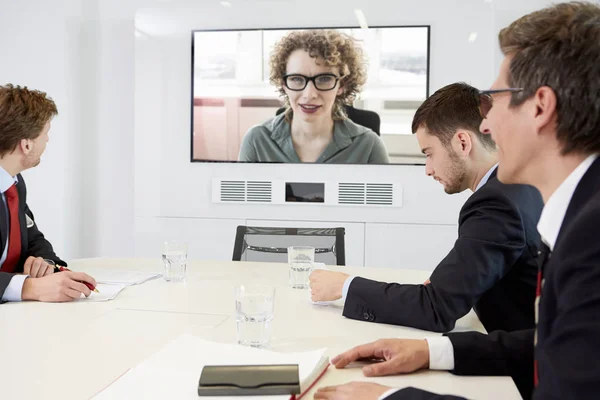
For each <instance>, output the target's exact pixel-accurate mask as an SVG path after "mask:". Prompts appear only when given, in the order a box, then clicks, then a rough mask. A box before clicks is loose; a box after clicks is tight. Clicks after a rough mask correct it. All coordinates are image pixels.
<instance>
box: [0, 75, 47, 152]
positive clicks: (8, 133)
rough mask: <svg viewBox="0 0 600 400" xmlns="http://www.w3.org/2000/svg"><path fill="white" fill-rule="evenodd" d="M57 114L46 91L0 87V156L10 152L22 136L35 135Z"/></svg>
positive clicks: (33, 137) (24, 137)
mask: <svg viewBox="0 0 600 400" xmlns="http://www.w3.org/2000/svg"><path fill="white" fill-rule="evenodd" d="M57 114H58V110H57V109H56V104H55V103H54V101H52V99H51V98H49V97H46V93H44V92H40V91H38V90H30V89H28V88H27V87H26V86H25V87H20V86H14V85H11V84H7V85H5V86H0V156H4V155H5V154H6V153H11V152H12V151H14V150H15V149H16V148H17V146H18V144H19V142H20V141H21V140H23V139H35V138H37V137H38V136H39V135H40V133H41V132H42V129H43V128H44V125H46V123H47V122H48V121H50V120H51V119H52V118H53V117H54V116H55V115H57Z"/></svg>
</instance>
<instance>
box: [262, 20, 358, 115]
mask: <svg viewBox="0 0 600 400" xmlns="http://www.w3.org/2000/svg"><path fill="white" fill-rule="evenodd" d="M298 49H302V50H305V51H307V52H308V54H309V55H310V57H312V58H315V59H316V58H322V59H323V60H325V65H327V66H328V67H337V68H338V69H339V70H340V74H341V75H342V80H341V82H342V83H341V85H342V87H343V88H344V91H343V92H342V94H340V95H339V96H337V97H336V99H335V103H334V105H333V110H332V118H333V119H334V120H341V119H345V118H347V116H346V113H345V112H344V108H343V105H344V104H348V105H351V104H352V102H353V101H354V99H355V98H356V96H357V95H358V93H360V90H361V89H362V86H363V85H364V84H365V82H366V80H367V71H366V62H365V60H364V58H363V50H362V47H361V46H360V45H359V44H358V43H357V41H356V39H354V38H353V37H351V36H349V35H347V34H345V33H341V32H338V31H336V30H332V29H329V30H323V29H317V30H306V31H294V32H291V33H290V34H289V35H287V36H285V37H284V38H282V39H281V40H280V41H279V42H278V43H277V44H276V45H275V47H274V48H273V52H272V53H271V60H270V67H271V73H270V76H269V80H270V82H271V84H272V85H273V86H275V87H276V88H277V89H278V91H279V94H280V95H281V96H282V97H283V98H284V101H285V108H286V119H288V120H289V119H291V116H292V111H291V107H290V101H289V98H288V96H287V94H286V93H285V90H284V89H283V76H284V75H285V74H286V66H287V62H288V59H289V57H290V54H292V52H294V51H295V50H298Z"/></svg>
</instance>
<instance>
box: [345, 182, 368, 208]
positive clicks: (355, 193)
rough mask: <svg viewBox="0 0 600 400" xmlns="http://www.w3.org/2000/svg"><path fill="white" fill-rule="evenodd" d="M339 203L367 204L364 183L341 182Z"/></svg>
mask: <svg viewBox="0 0 600 400" xmlns="http://www.w3.org/2000/svg"><path fill="white" fill-rule="evenodd" d="M338 204H365V184H364V183H340V184H339V185H338Z"/></svg>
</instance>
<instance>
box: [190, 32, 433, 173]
mask: <svg viewBox="0 0 600 400" xmlns="http://www.w3.org/2000/svg"><path fill="white" fill-rule="evenodd" d="M429 29H430V28H429V26H398V27H371V28H368V29H361V28H334V29H330V28H323V29H321V28H319V29H318V30H316V29H285V30H278V29H268V30H220V31H193V32H192V64H193V65H192V121H191V125H192V127H191V131H192V161H222V162H240V161H241V162H276V163H294V162H312V163H348V164H367V163H368V164H386V163H389V162H390V161H389V157H388V155H389V154H390V153H392V152H393V151H394V149H390V148H388V147H389V144H388V145H387V146H386V142H388V143H392V144H393V143H394V140H386V138H389V137H390V136H393V135H409V134H412V132H411V122H412V118H413V116H414V113H415V111H416V109H417V108H418V107H419V105H420V104H421V103H422V102H423V101H424V100H425V98H426V97H427V96H428V94H429V93H428V86H429ZM309 31H313V32H312V36H311V35H307V32H309ZM332 31H336V32H337V33H341V34H343V35H347V36H342V37H343V38H345V39H344V41H343V43H345V44H344V45H342V47H340V43H341V42H340V41H339V38H338V36H337V35H336V34H335V33H336V32H333V33H332ZM324 32H325V33H324ZM290 35H292V36H290ZM294 35H296V36H294ZM324 35H325V36H324ZM292 37H294V38H295V39H294V40H291V38H292ZM349 37H350V38H349ZM307 38H309V39H307ZM307 40H309V41H308V42H307ZM298 43H300V45H302V43H312V44H313V45H314V44H315V43H317V48H319V46H325V47H324V48H326V49H329V50H328V51H331V49H333V50H337V51H338V53H336V54H337V58H336V55H335V54H334V55H333V56H331V54H330V56H331V57H333V58H330V60H334V63H337V64H336V66H332V65H333V64H331V63H329V64H328V63H327V62H323V59H321V58H319V57H317V58H315V57H314V56H313V57H311V56H310V55H308V53H307V52H306V51H305V50H302V49H297V48H295V47H294V46H296V47H297V46H298ZM319 43H320V44H319ZM323 43H325V44H323ZM278 44H279V45H278ZM282 44H285V46H284V45H282ZM290 46H291V47H290ZM332 46H333V47H332ZM336 46H337V47H336ZM344 46H345V47H344ZM290 48H291V49H292V51H291V52H289V51H288V53H289V54H288V53H286V50H285V49H290ZM297 50H299V51H297ZM307 55H308V57H307ZM273 56H276V57H277V58H276V60H277V63H275V64H272V63H271V60H272V57H273ZM336 60H337V61H336ZM353 60H354V61H353ZM356 60H360V61H359V62H358V63H357V62H356ZM271 65H274V66H277V65H279V68H275V70H274V71H275V73H276V75H275V76H276V77H278V80H277V82H276V84H273V82H271V79H270V77H271V75H272V73H271V72H272V71H271ZM344 65H346V66H347V65H355V66H358V67H355V68H352V69H349V68H346V70H344V68H345V67H344ZM280 70H281V71H280ZM358 70H360V71H362V72H361V74H357V73H356V71H358ZM359 75H360V76H362V80H363V81H364V84H362V85H358V86H359V87H357V84H356V82H357V81H360V79H358V78H356V77H357V76H359ZM360 76H359V77H360ZM352 91H353V95H354V96H353V97H354V99H351V101H349V100H348V95H349V93H350V92H352ZM286 98H287V100H288V101H287V102H286ZM343 100H345V101H343ZM348 103H350V104H348ZM338 110H342V111H341V114H340V113H339V111H338ZM340 115H341V116H340ZM396 150H397V149H396Z"/></svg>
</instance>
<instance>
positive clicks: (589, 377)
mask: <svg viewBox="0 0 600 400" xmlns="http://www.w3.org/2000/svg"><path fill="white" fill-rule="evenodd" d="M499 39H500V47H501V49H502V52H503V53H504V56H505V58H504V61H503V62H502V65H501V67H500V73H499V76H498V78H497V79H496V81H495V82H494V83H493V85H492V90H491V91H488V93H482V94H481V98H480V102H481V109H482V114H483V115H485V116H486V118H485V119H484V120H483V122H482V124H481V131H482V132H485V133H491V135H492V137H493V138H494V141H495V142H496V143H497V145H498V147H499V170H498V177H499V179H500V180H501V181H503V182H520V183H529V184H532V185H534V186H535V187H537V188H538V189H539V190H540V192H541V193H542V197H543V198H544V202H545V206H544V210H543V212H542V216H541V218H540V222H539V224H538V230H539V232H540V235H541V237H542V241H543V243H544V245H545V247H544V250H543V254H544V257H543V260H544V261H543V262H542V263H541V267H540V270H539V274H538V287H537V299H536V316H539V319H538V318H536V320H537V321H536V322H537V326H536V329H535V330H534V329H529V330H524V331H515V332H504V331H496V332H492V333H490V334H489V335H484V334H481V333H477V332H462V333H450V334H447V335H446V336H444V337H442V338H437V339H439V340H435V339H434V341H433V342H430V341H429V339H427V340H401V339H389V340H380V341H377V342H374V343H371V344H367V345H363V346H359V347H357V348H354V349H352V350H350V351H348V352H346V353H344V354H342V355H340V356H338V357H336V358H334V359H333V360H332V363H333V364H335V366H336V367H338V368H342V367H344V366H346V365H348V363H349V362H352V361H353V360H356V359H359V358H365V357H373V356H374V357H376V358H380V359H385V360H387V361H386V362H383V363H379V364H373V365H369V366H367V367H365V368H364V369H363V372H364V373H365V375H367V376H374V375H390V374H397V373H409V372H412V371H415V370H418V369H421V368H431V369H446V370H449V371H451V372H452V373H454V374H457V375H487V376H493V375H507V376H511V377H512V378H513V379H514V380H515V383H516V384H517V387H518V388H519V391H520V392H521V395H522V396H523V398H525V399H529V398H531V397H532V396H533V398H534V399H598V396H599V394H600V364H599V363H598V354H600V318H599V316H600V290H599V288H600V243H599V242H598V234H597V231H598V226H599V225H600V159H599V158H598V155H599V154H600V69H599V68H600V67H599V66H600V6H598V5H597V4H593V3H583V2H572V3H562V4H558V5H555V6H552V7H548V8H545V9H543V10H540V11H537V12H534V13H531V14H529V15H526V16H524V17H522V18H520V19H518V20H517V21H515V22H513V23H512V24H511V25H510V26H508V27H507V28H505V29H503V30H502V31H501V32H500V35H499ZM433 343H436V344H434V345H433V346H432V344H433ZM431 389H434V390H435V388H431ZM485 390H486V388H485V387H482V392H481V397H482V398H485V397H486V396H493V393H489V392H485ZM445 397H448V396H445ZM383 398H385V399H390V400H392V399H393V400H395V399H404V398H410V399H434V398H442V396H439V395H436V394H433V393H429V392H425V391H422V390H418V389H414V388H407V389H401V390H398V391H395V390H394V389H390V388H388V387H385V386H381V385H376V384H371V383H358V382H355V383H351V384H346V385H341V386H336V387H327V388H322V389H320V390H319V391H318V392H317V393H316V395H315V399H327V400H350V399H361V400H376V399H383Z"/></svg>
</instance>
